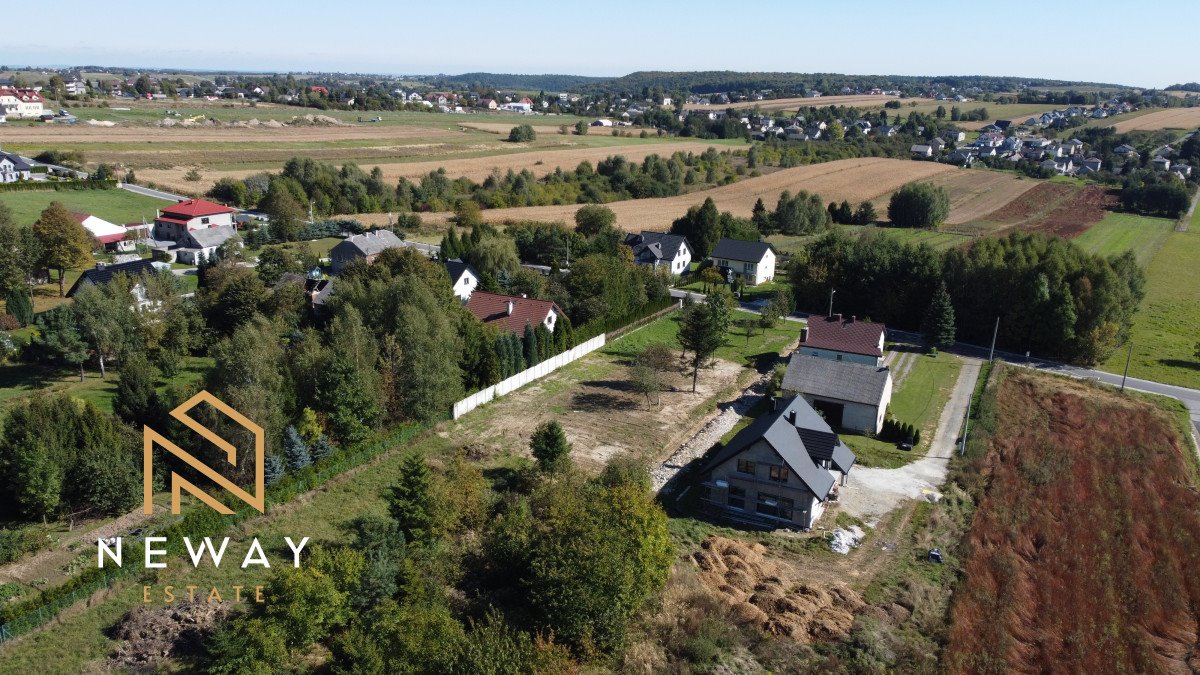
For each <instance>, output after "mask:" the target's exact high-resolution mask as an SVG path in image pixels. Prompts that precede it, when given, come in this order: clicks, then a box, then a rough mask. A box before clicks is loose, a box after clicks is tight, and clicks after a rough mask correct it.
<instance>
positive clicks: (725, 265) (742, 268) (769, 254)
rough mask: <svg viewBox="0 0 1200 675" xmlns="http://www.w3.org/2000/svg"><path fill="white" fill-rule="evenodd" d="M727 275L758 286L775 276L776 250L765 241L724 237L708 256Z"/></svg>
mask: <svg viewBox="0 0 1200 675" xmlns="http://www.w3.org/2000/svg"><path fill="white" fill-rule="evenodd" d="M708 259H709V260H711V261H712V263H713V265H715V266H716V267H717V268H718V269H720V270H721V271H722V272H723V273H725V275H726V276H727V277H729V276H733V277H737V278H740V279H742V280H743V281H745V282H746V284H747V285H749V286H757V285H758V284H762V283H766V282H768V281H771V280H772V279H774V278H775V251H774V250H772V249H771V245H770V244H768V243H766V242H763V241H744V240H741V239H722V240H721V241H719V242H717V245H716V247H715V248H713V252H712V255H710V256H709V257H708Z"/></svg>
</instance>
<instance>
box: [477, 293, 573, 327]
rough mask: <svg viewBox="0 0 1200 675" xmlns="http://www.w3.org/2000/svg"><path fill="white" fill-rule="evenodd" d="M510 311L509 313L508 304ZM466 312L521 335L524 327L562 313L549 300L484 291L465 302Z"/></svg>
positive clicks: (534, 324) (535, 324)
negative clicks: (510, 306) (550, 315)
mask: <svg viewBox="0 0 1200 675" xmlns="http://www.w3.org/2000/svg"><path fill="white" fill-rule="evenodd" d="M510 302H511V303H512V311H511V312H509V309H508V307H509V303H510ZM466 307H467V311H469V312H470V313H472V314H474V315H475V317H476V318H478V319H479V320H480V321H482V322H484V323H487V324H492V325H494V326H496V327H497V328H501V329H504V330H506V331H509V332H510V333H523V332H525V326H526V325H527V324H528V325H531V326H537V325H538V324H539V323H542V322H543V321H545V320H546V316H547V315H549V314H550V312H551V311H554V312H557V313H559V314H562V313H563V311H562V310H561V309H559V308H558V305H556V304H554V303H553V302H552V301H550V300H535V299H533V298H523V297H521V296H519V295H501V294H499V293H488V292H486V291H475V292H474V293H472V294H471V299H470V300H467V305H466Z"/></svg>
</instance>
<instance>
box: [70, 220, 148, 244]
mask: <svg viewBox="0 0 1200 675" xmlns="http://www.w3.org/2000/svg"><path fill="white" fill-rule="evenodd" d="M71 215H72V216H74V217H75V220H77V221H79V224H80V225H83V229H85V230H87V231H88V234H90V235H92V237H93V238H95V240H96V241H98V242H100V243H101V244H103V245H104V248H105V249H107V250H110V251H132V250H133V242H132V241H125V236H126V235H127V234H128V233H127V232H126V231H125V228H124V227H122V226H120V225H114V224H112V223H110V222H108V221H107V220H104V219H103V218H97V217H96V216H93V215H91V214H90V213H72V214H71Z"/></svg>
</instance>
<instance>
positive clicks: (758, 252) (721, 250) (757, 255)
mask: <svg viewBox="0 0 1200 675" xmlns="http://www.w3.org/2000/svg"><path fill="white" fill-rule="evenodd" d="M769 250H771V245H770V244H768V243H767V242H765V241H745V240H743V239H721V241H718V242H717V245H716V247H715V248H714V249H713V252H712V255H711V256H710V257H712V258H725V259H727V260H742V261H746V262H759V261H761V260H762V259H763V257H764V256H766V255H767V251H769Z"/></svg>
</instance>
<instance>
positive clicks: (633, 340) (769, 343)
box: [602, 310, 800, 367]
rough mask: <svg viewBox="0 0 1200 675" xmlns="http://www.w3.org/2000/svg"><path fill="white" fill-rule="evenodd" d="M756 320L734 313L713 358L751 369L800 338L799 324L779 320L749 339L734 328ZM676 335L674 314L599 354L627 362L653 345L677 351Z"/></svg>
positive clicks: (772, 357) (630, 335) (738, 329)
mask: <svg viewBox="0 0 1200 675" xmlns="http://www.w3.org/2000/svg"><path fill="white" fill-rule="evenodd" d="M757 318H758V315H757V314H752V313H750V312H743V311H741V310H737V311H735V312H734V313H733V321H732V325H731V326H730V327H729V334H728V339H727V342H726V344H725V346H724V347H721V348H720V349H718V350H717V357H719V358H722V359H725V360H727V361H733V362H734V363H741V364H743V365H747V366H752V367H753V366H757V365H759V364H765V363H767V362H770V361H774V360H775V358H776V357H778V356H779V352H780V351H781V350H782V349H783V348H784V347H786V346H788V345H789V344H791V343H792V342H793V341H795V340H798V339H799V337H800V324H798V323H796V322H794V321H783V320H781V321H778V322H777V323H776V324H775V327H774V328H771V329H768V330H767V331H765V332H764V331H763V330H762V329H759V328H756V329H754V332H753V335H751V336H749V337H747V335H746V333H745V331H743V330H742V327H741V326H739V325H737V323H738V321H741V320H742V319H757ZM678 335H679V313H678V312H675V313H672V314H669V315H667V316H665V317H663V318H661V319H658V320H657V321H655V322H653V323H651V324H649V325H647V326H644V327H642V328H639V329H638V330H637V331H635V332H633V333H630V334H629V335H626V336H623V337H622V338H621V339H620V340H617V341H616V342H613V343H611V344H608V345H605V347H604V349H603V350H602V351H603V353H605V354H611V355H613V356H618V357H621V358H627V359H631V358H634V357H635V356H637V355H638V354H640V353H641V352H642V350H643V349H645V348H646V347H647V346H648V345H651V344H653V343H656V342H661V343H664V344H666V345H668V346H670V347H671V348H672V349H678V348H679V342H678V340H677V336H678Z"/></svg>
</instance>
